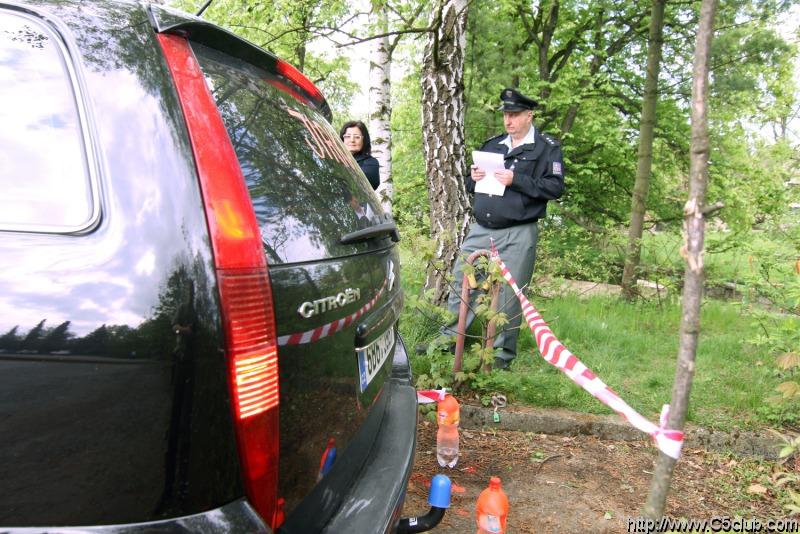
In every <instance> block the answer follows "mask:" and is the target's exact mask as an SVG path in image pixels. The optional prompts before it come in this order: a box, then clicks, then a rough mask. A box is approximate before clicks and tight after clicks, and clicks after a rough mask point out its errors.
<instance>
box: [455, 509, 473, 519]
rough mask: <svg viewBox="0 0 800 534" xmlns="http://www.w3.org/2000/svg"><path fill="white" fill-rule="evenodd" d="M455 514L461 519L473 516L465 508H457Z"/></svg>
mask: <svg viewBox="0 0 800 534" xmlns="http://www.w3.org/2000/svg"><path fill="white" fill-rule="evenodd" d="M455 513H456V515H460V516H461V517H470V516H472V514H471V513H469V512H468V511H466V510H464V509H463V508H456V509H455Z"/></svg>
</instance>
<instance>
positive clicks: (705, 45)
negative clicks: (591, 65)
mask: <svg viewBox="0 0 800 534" xmlns="http://www.w3.org/2000/svg"><path fill="white" fill-rule="evenodd" d="M716 10H717V0H703V3H702V4H701V6H700V22H699V27H698V30H697V44H696V46H695V52H694V73H693V80H692V142H691V159H690V163H689V200H688V201H687V202H686V205H685V206H684V208H683V211H684V216H685V219H684V229H685V232H686V236H685V239H686V244H685V246H684V249H683V250H682V252H683V254H684V257H685V258H686V270H685V274H684V278H685V280H684V286H683V314H682V317H681V331H680V347H679V349H678V366H677V369H676V370H675V383H674V384H673V386H672V404H671V407H670V412H669V417H668V421H667V426H668V427H669V428H670V429H674V430H682V429H683V425H684V423H685V421H686V412H687V411H688V408H689V393H690V392H691V389H692V378H693V376H694V366H695V356H696V353H697V338H698V335H699V333H700V303H701V300H702V295H703V240H704V238H705V219H704V209H705V203H706V188H707V186H708V155H709V142H708V117H707V115H706V107H707V101H708V68H709V67H708V65H709V55H710V52H711V40H712V38H713V35H714V16H715V14H716ZM676 462H677V461H676V460H674V459H672V458H670V457H669V456H667V455H666V454H664V453H663V452H662V453H659V455H658V458H657V459H656V464H655V469H654V471H653V478H652V480H651V481H650V493H649V494H648V496H647V503H646V504H645V507H644V514H645V515H646V516H648V517H649V518H651V519H656V520H657V519H658V518H660V517H662V516H663V515H664V508H665V505H666V501H667V494H668V492H669V487H670V483H671V481H672V472H673V470H674V469H675V463H676Z"/></svg>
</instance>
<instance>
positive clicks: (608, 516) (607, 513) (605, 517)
mask: <svg viewBox="0 0 800 534" xmlns="http://www.w3.org/2000/svg"><path fill="white" fill-rule="evenodd" d="M613 517H614V516H613V515H612V513H611V512H606V513H605V514H603V519H605V520H606V521H608V520H609V519H611V518H613Z"/></svg>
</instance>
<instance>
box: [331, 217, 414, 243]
mask: <svg viewBox="0 0 800 534" xmlns="http://www.w3.org/2000/svg"><path fill="white" fill-rule="evenodd" d="M386 236H390V237H391V238H392V241H394V242H395V243H397V242H398V241H400V233H399V232H398V231H397V225H396V224H394V223H393V222H387V223H381V224H376V225H374V226H370V227H368V228H363V229H361V230H356V231H355V232H350V233H349V234H345V235H343V236H342V237H341V238H339V243H341V244H342V245H349V244H351V243H361V242H362V241H369V240H370V239H376V238H379V237H386Z"/></svg>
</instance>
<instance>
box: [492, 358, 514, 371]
mask: <svg viewBox="0 0 800 534" xmlns="http://www.w3.org/2000/svg"><path fill="white" fill-rule="evenodd" d="M509 363H510V362H508V361H506V360H504V359H503V358H495V359H494V365H493V366H492V369H499V370H501V371H508V370H510V365H509Z"/></svg>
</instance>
